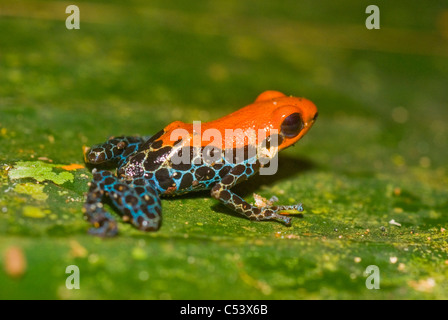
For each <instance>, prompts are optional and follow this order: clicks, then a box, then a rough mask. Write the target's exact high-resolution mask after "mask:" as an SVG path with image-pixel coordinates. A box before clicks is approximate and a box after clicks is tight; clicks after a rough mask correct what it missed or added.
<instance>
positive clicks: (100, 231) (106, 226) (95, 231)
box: [88, 221, 118, 238]
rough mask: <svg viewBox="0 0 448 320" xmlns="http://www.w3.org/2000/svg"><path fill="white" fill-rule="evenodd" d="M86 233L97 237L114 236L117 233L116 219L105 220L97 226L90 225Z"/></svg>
mask: <svg viewBox="0 0 448 320" xmlns="http://www.w3.org/2000/svg"><path fill="white" fill-rule="evenodd" d="M88 233H89V234H91V235H93V236H98V237H103V238H106V237H115V236H116V235H117V234H118V227H117V223H116V221H105V222H103V224H102V225H101V226H99V227H92V228H90V229H89V230H88Z"/></svg>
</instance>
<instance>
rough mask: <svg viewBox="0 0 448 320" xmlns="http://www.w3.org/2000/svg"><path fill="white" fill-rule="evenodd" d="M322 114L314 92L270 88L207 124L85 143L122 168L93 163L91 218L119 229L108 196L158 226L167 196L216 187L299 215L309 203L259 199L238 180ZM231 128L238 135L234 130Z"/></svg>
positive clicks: (231, 200) (219, 193)
mask: <svg viewBox="0 0 448 320" xmlns="http://www.w3.org/2000/svg"><path fill="white" fill-rule="evenodd" d="M317 115H318V112H317V108H316V106H315V105H314V104H313V103H312V102H311V101H309V100H307V99H304V98H296V97H292V96H286V95H284V94H283V93H281V92H278V91H265V92H263V93H262V94H260V95H259V96H258V97H257V99H256V100H255V102H253V103H252V104H250V105H248V106H246V107H243V108H242V109H239V110H237V111H235V112H233V113H231V114H229V115H227V116H224V117H222V118H220V119H217V120H214V121H210V122H206V123H201V124H200V130H197V127H195V123H193V124H187V123H184V122H181V121H175V122H173V123H171V124H169V125H168V126H166V127H165V128H164V129H163V130H161V131H159V132H157V133H156V134H155V135H153V136H151V137H146V138H145V137H138V136H137V137H135V136H132V137H126V136H122V137H112V138H110V139H109V140H108V141H106V142H104V143H102V144H98V145H94V146H92V147H91V148H85V149H84V158H85V162H86V163H90V164H93V165H99V164H104V163H107V164H109V165H113V166H115V167H116V168H117V173H116V174H114V173H113V172H112V171H109V170H97V169H96V168H95V169H93V170H92V173H93V180H92V181H91V182H90V184H89V190H88V193H87V195H86V201H85V204H84V206H83V212H84V217H85V219H86V220H87V221H89V222H90V223H91V224H92V225H93V227H92V228H91V229H90V230H89V233H91V234H94V235H98V236H103V237H107V236H115V235H116V234H117V232H118V226H117V222H116V221H115V219H114V218H113V216H112V215H111V214H110V213H108V212H106V210H105V209H104V207H103V201H104V200H105V198H106V197H108V198H109V199H110V201H111V203H112V204H113V206H115V207H116V208H117V209H118V212H119V214H120V215H121V216H122V218H123V220H124V221H128V222H130V223H132V224H133V225H134V226H135V227H136V228H138V229H140V230H143V231H156V230H158V229H159V228H160V225H161V221H162V206H161V201H160V197H161V196H168V195H170V196H172V195H179V194H184V193H188V192H192V191H199V190H210V192H211V196H212V197H213V198H215V199H217V200H219V201H220V202H221V203H223V204H224V205H226V206H227V207H229V208H230V209H232V210H233V211H235V212H237V213H239V214H241V215H243V216H244V217H246V218H249V219H250V220H256V221H262V220H277V221H280V222H283V223H285V224H287V225H288V224H290V222H291V218H290V217H287V216H286V215H285V214H282V212H283V213H285V211H289V210H295V211H299V212H300V211H302V210H303V208H302V205H301V204H297V205H292V206H274V205H272V201H267V204H265V205H263V206H261V205H252V204H250V203H248V202H246V201H245V200H244V199H242V198H241V197H240V196H238V195H236V194H235V193H234V192H232V190H231V188H232V187H233V186H235V185H236V184H238V183H240V182H242V181H244V180H246V179H248V178H250V177H251V176H253V175H255V174H256V173H257V172H259V171H261V170H262V169H263V168H266V167H268V166H267V165H266V163H268V164H269V160H272V159H273V158H274V157H275V156H276V155H277V153H278V151H280V150H283V149H285V148H287V147H289V146H291V145H293V144H294V143H296V142H297V141H298V140H299V139H301V138H302V137H303V136H304V135H305V134H306V133H307V132H308V130H309V129H310V128H311V126H312V125H313V124H314V122H315V121H316V119H317ZM209 129H210V130H209ZM229 130H230V132H232V133H233V135H228V134H227V133H228V132H229ZM207 132H208V133H209V134H208V135H206V133H207ZM247 132H249V133H247ZM210 133H211V134H210ZM211 136H212V137H213V139H211ZM270 165H272V163H270V164H269V166H270Z"/></svg>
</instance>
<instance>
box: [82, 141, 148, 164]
mask: <svg viewBox="0 0 448 320" xmlns="http://www.w3.org/2000/svg"><path fill="white" fill-rule="evenodd" d="M147 139H148V138H147V137H112V138H110V139H109V140H108V141H106V142H104V143H101V144H96V145H94V146H92V147H91V148H86V149H85V150H84V159H85V162H87V163H92V164H100V163H106V162H116V163H120V164H121V163H122V162H123V161H125V160H126V159H127V158H128V157H129V155H131V154H133V153H135V152H136V151H137V150H138V148H139V146H140V145H141V144H142V143H143V142H145V141H146V140H147Z"/></svg>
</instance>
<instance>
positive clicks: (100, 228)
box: [84, 169, 162, 236]
mask: <svg viewBox="0 0 448 320" xmlns="http://www.w3.org/2000/svg"><path fill="white" fill-rule="evenodd" d="M104 196H108V197H109V198H110V200H111V201H112V203H113V205H114V206H115V207H116V208H117V209H118V211H119V214H120V215H121V216H122V217H123V220H125V221H129V222H131V223H132V224H133V225H134V226H136V227H137V228H138V229H140V230H143V231H155V230H158V229H159V228H160V224H161V221H162V215H161V214H162V210H161V208H162V207H161V202H160V198H159V196H158V193H157V191H156V189H155V187H154V185H153V184H152V182H151V181H148V180H146V179H144V178H137V179H135V180H133V181H131V182H127V181H124V180H121V179H119V178H117V177H116V176H114V175H113V173H112V172H110V171H107V170H102V171H96V170H95V169H94V171H93V181H92V182H91V185H90V190H89V193H88V194H87V200H86V203H85V205H84V213H85V216H86V218H87V220H88V221H90V222H91V223H92V224H93V225H94V228H93V229H91V230H90V231H89V232H90V233H92V234H94V235H99V236H114V235H115V234H116V233H117V224H116V222H115V221H114V219H113V217H112V216H111V215H110V214H108V213H107V212H105V211H104V209H103V207H102V203H101V200H102V199H103V197H104Z"/></svg>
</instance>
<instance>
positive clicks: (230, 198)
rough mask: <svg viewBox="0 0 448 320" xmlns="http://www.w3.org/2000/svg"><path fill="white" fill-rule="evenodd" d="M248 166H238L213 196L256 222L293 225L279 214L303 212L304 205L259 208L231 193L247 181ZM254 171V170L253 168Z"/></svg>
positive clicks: (212, 193)
mask: <svg viewBox="0 0 448 320" xmlns="http://www.w3.org/2000/svg"><path fill="white" fill-rule="evenodd" d="M248 167H249V166H247V165H237V166H235V167H234V168H233V169H232V170H230V171H229V173H228V174H227V175H226V176H224V177H223V178H222V180H221V181H220V182H218V183H217V184H216V185H215V186H214V187H213V188H212V190H211V195H212V197H214V198H215V199H218V200H219V201H221V202H222V203H223V204H224V205H226V206H227V207H229V208H230V209H232V210H234V211H236V212H238V213H240V214H242V215H243V216H245V217H247V218H249V219H251V220H256V221H262V220H277V221H283V222H284V223H285V224H287V225H288V224H290V223H291V218H290V217H286V216H284V215H281V214H279V212H282V211H287V210H295V211H298V212H302V211H303V208H302V204H297V205H293V206H269V207H263V208H258V207H256V206H253V205H251V204H249V203H248V202H246V201H245V200H244V199H242V198H241V197H239V196H238V195H236V194H235V193H233V192H232V191H230V188H232V187H233V186H234V185H236V184H237V183H239V182H241V181H243V180H245V179H247V172H246V170H248ZM251 170H254V168H251Z"/></svg>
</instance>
